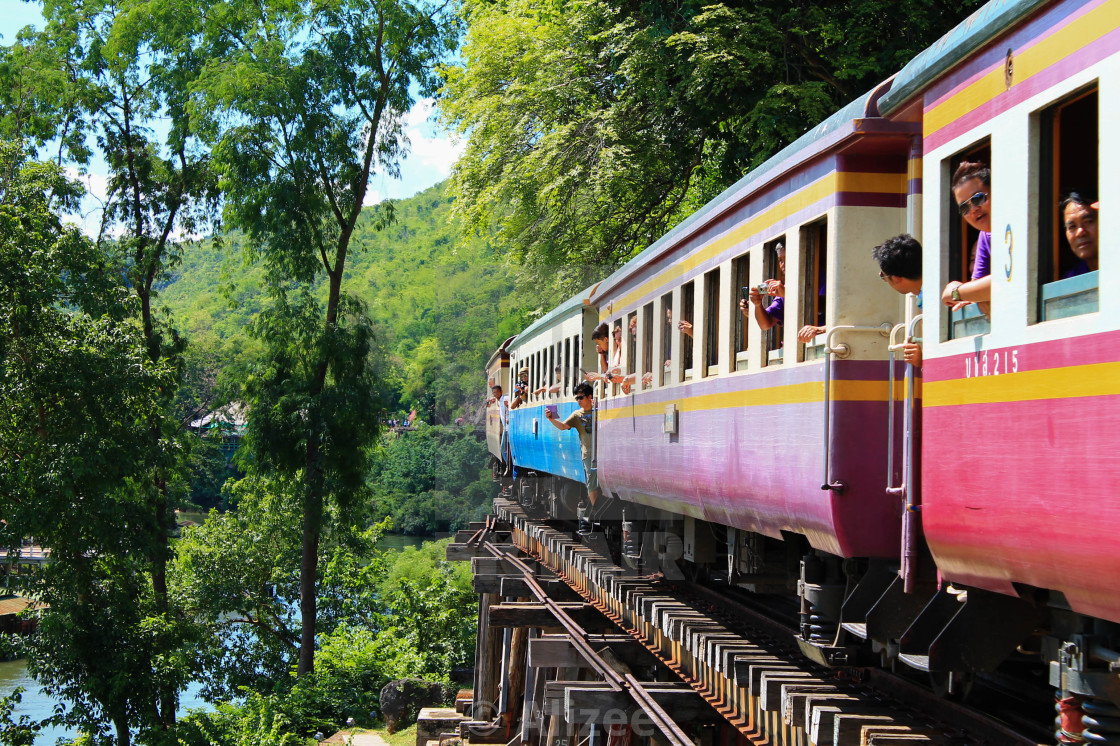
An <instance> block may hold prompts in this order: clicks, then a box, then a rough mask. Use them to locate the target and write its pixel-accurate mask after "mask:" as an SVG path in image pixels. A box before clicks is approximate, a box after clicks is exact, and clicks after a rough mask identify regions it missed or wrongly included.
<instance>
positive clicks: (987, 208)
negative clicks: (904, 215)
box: [941, 161, 992, 314]
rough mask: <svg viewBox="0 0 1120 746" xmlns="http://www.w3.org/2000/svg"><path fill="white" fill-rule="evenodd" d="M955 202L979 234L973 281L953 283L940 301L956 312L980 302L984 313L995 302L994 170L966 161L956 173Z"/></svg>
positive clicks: (943, 293) (947, 286)
mask: <svg viewBox="0 0 1120 746" xmlns="http://www.w3.org/2000/svg"><path fill="white" fill-rule="evenodd" d="M952 184H953V199H954V201H955V202H956V204H957V212H959V213H960V216H961V217H962V218H964V220H965V222H966V223H968V224H969V225H971V226H972V227H973V228H975V229H976V230H978V231H980V236H979V238H977V239H976V259H975V260H974V261H973V264H972V279H971V280H969V281H968V282H959V281H957V280H953V281H952V282H950V283H949V284H948V285H946V286H945V290H943V291H942V293H941V301H942V302H943V303H944V304H945V305H947V306H949V307H950V308H952V309H953V310H954V311H955V310H957V309H958V308H960V307H961V306H966V305H968V304H969V303H979V304H980V310H981V311H983V312H984V313H985V314H987V313H988V310H989V301H990V300H991V299H992V170H991V169H990V168H988V166H987V165H986V164H984V163H979V162H969V161H963V162H962V163H961V164H960V165H959V166H957V170H956V171H955V172H954V173H953V179H952Z"/></svg>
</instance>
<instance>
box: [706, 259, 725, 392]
mask: <svg viewBox="0 0 1120 746" xmlns="http://www.w3.org/2000/svg"><path fill="white" fill-rule="evenodd" d="M721 310H722V309H721V308H720V302H719V269H718V268H717V269H713V270H712V271H711V272H707V273H705V275H704V375H705V376H714V375H716V374H718V373H719V317H720V311H721Z"/></svg>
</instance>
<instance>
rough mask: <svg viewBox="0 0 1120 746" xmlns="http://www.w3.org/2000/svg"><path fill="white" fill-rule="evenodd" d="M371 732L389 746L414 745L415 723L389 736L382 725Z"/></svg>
mask: <svg viewBox="0 0 1120 746" xmlns="http://www.w3.org/2000/svg"><path fill="white" fill-rule="evenodd" d="M371 730H372V732H374V733H376V734H377V735H379V736H381V737H382V738H384V739H385V740H386V741H388V742H389V746H415V744H416V723H413V724H412V725H410V726H408V727H407V728H405V729H404V730H398V731H397V732H396V733H393V734H391V735H390V733H389V731H388V730H387V729H386V728H385V726H384V725H382V726H380V727H378V728H372V729H371Z"/></svg>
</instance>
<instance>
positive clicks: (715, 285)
mask: <svg viewBox="0 0 1120 746" xmlns="http://www.w3.org/2000/svg"><path fill="white" fill-rule="evenodd" d="M1118 51H1120V2H1115V1H1112V0H1104V1H1102V0H1059V1H1058V2H1053V1H1049V2H1046V1H1041V0H993V1H992V2H989V3H988V4H987V5H985V6H983V7H982V8H981V9H979V10H978V11H977V12H976V13H974V14H973V15H972V16H971V17H969V18H968V19H967V20H966V21H964V22H963V23H961V24H960V25H959V26H958V27H956V28H955V29H954V30H952V31H951V32H950V33H948V34H947V35H946V36H944V37H943V38H942V39H941V40H939V41H938V42H937V43H936V44H934V45H933V46H931V47H930V48H928V49H927V50H925V51H924V52H922V53H921V54H919V55H918V56H917V57H915V58H914V59H913V60H912V61H911V62H910V63H909V64H907V65H906V66H905V67H904V68H903V69H902V70H900V71H899V72H898V73H896V74H895V75H894V76H892V77H891V78H890V79H888V80H886V81H884V82H883V83H882V84H880V85H879V86H877V87H875V88H874V89H873V90H871V91H868V92H867V93H866V94H864V95H863V96H861V97H859V98H858V99H856V100H855V101H853V102H851V103H850V104H849V105H847V106H846V107H844V108H843V109H841V110H839V111H837V112H836V113H835V114H834V115H832V116H831V117H829V118H828V119H827V120H825V121H823V122H821V123H820V124H819V125H818V126H816V127H815V128H814V129H812V130H810V131H809V132H807V133H806V134H805V135H804V136H803V137H801V138H800V139H798V140H797V141H795V142H794V143H792V144H791V145H789V146H788V147H786V148H785V149H784V150H782V151H781V152H779V153H778V154H777V155H775V156H774V157H772V158H771V159H769V160H768V161H767V162H766V163H765V164H763V165H762V166H760V167H758V168H756V169H755V170H753V171H751V172H750V173H748V174H747V175H746V176H744V177H743V178H742V179H741V180H740V181H739V182H737V183H736V184H734V185H733V186H731V187H730V188H728V189H727V190H726V191H724V192H723V193H722V194H721V195H719V196H718V197H717V198H716V199H714V200H713V201H712V202H710V203H709V204H707V205H705V206H704V207H703V208H701V209H700V210H699V211H698V212H696V213H695V214H694V215H692V216H691V217H689V218H688V219H686V220H685V221H683V222H682V223H681V224H679V225H677V226H676V227H675V228H673V229H672V230H671V231H669V232H668V233H667V234H666V235H665V236H663V237H662V238H660V239H659V240H658V241H656V242H655V243H653V244H652V245H650V246H649V247H647V248H646V249H645V250H643V251H642V252H641V253H640V254H638V255H637V256H635V257H634V258H633V259H632V260H631V261H629V262H627V263H626V264H625V265H624V266H622V267H621V268H620V269H618V270H617V271H616V272H614V273H613V274H611V275H610V276H609V277H606V278H605V279H603V280H602V281H600V282H598V283H596V284H595V285H593V286H591V287H589V288H587V289H585V290H583V291H581V292H580V293H578V294H576V295H575V296H573V297H572V298H570V299H569V300H567V301H566V302H564V303H562V304H561V305H560V306H558V307H557V308H555V309H553V310H552V311H551V312H549V313H548V314H546V315H545V316H543V317H541V318H540V319H538V320H537V321H535V322H534V323H533V324H532V325H530V326H529V327H528V328H526V329H525V330H524V331H522V332H521V333H520V334H518V335H516V336H515V337H513V338H511V339H509V340H507V341H506V342H505V343H504V344H503V345H502V347H501V348H500V349H499V350H498V351H496V352H495V354H494V356H493V357H492V358H491V359H490V361H489V362H488V364H487V369H486V376H487V381H488V383H489V384H493V383H495V382H499V383H501V385H503V389H504V391H506V392H507V393H508V394H510V395H512V388H511V387H514V386H517V385H518V379H522V380H524V384H525V391H526V394H525V397H524V401H523V402H522V403H521V404H520V406H518V407H517V408H515V409H512V410H511V411H510V412H509V420H508V423H503V422H502V418H501V417H500V416H499V415H497V414H496V411H497V408H496V407H491V412H490V416H489V417H488V420H487V423H488V424H487V427H488V443H489V444H490V451H491V454H492V456H493V459H494V462H495V463H496V464H501V467H500V471H501V478H502V479H503V480H505V488H506V489H507V490H508V491H509V492H510V493H511V494H512V495H514V496H515V497H516V499H518V500H520V501H521V502H522V503H523V504H525V505H532V506H537V507H539V508H541V509H543V510H546V511H548V512H549V514H550V515H552V516H553V517H555V518H557V519H576V520H579V521H580V524H579V525H580V526H581V529H584V528H586V529H587V533H588V534H589V535H590V534H592V533H594V534H596V535H598V536H600V537H605V541H607V543H608V546H609V548H610V551H612V552H613V553H614V554H615V555H616V556H617V557H618V558H619V560H620V561H622V562H625V563H626V564H627V565H628V566H629V567H632V568H634V569H635V572H646V571H648V570H649V569H650V568H654V569H656V571H659V572H665V573H680V575H681V576H682V577H684V578H686V579H690V580H702V581H703V582H708V583H722V584H727V585H729V586H734V587H737V588H740V589H742V590H743V591H744V592H754V593H758V594H769V595H775V594H777V595H784V596H787V597H789V598H790V599H794V598H795V599H796V603H797V605H798V617H797V618H798V620H799V644H800V646H801V648H802V650H803V652H804V653H805V654H806V655H808V656H810V657H811V658H812V659H814V660H816V661H818V662H819V663H821V664H823V665H829V666H857V665H859V666H862V665H883V666H891V667H895V668H908V669H912V670H914V671H915V672H919V673H918V674H917V675H928V679H929V681H930V683H931V685H932V686H934V687H936V688H937V689H938V690H939V691H941V692H943V693H944V694H945V695H946V696H967V695H968V692H969V689H970V686H971V684H972V682H973V681H974V680H975V679H976V678H977V677H981V676H988V675H991V674H992V673H993V672H996V671H998V670H1000V669H1001V667H1006V666H1010V665H1014V666H1017V667H1026V668H1028V669H1030V670H1032V671H1033V672H1034V675H1036V676H1038V677H1042V678H1043V679H1045V681H1047V682H1048V685H1049V686H1052V687H1053V689H1054V691H1055V693H1056V701H1057V704H1056V707H1057V709H1058V720H1057V724H1058V728H1057V731H1056V734H1057V736H1056V737H1057V740H1058V741H1059V742H1071V741H1079V740H1080V741H1090V742H1096V743H1120V727H1118V726H1117V722H1120V721H1116V720H1114V718H1116V717H1120V674H1118V672H1120V653H1118V652H1117V651H1120V307H1117V308H1114V306H1120V293H1111V294H1110V293H1102V292H1100V287H1101V286H1102V285H1103V284H1104V281H1105V280H1108V281H1110V282H1112V283H1113V287H1116V288H1118V289H1120V253H1118V252H1115V251H1112V252H1109V251H1108V250H1107V245H1108V241H1109V240H1111V236H1112V235H1120V222H1118V223H1117V227H1116V228H1109V227H1108V226H1109V225H1112V224H1113V223H1114V222H1117V221H1114V220H1113V219H1112V217H1111V211H1110V210H1109V206H1110V205H1118V204H1120V179H1113V178H1111V177H1110V176H1109V174H1110V173H1114V172H1110V171H1109V170H1107V169H1104V168H1102V164H1107V163H1110V162H1111V163H1120V153H1117V149H1118V148H1120V144H1118V141H1114V140H1111V139H1110V138H1102V137H1101V136H1100V135H1101V133H1102V132H1103V131H1104V130H1106V129H1107V127H1108V126H1109V125H1108V123H1109V122H1117V121H1120V117H1115V118H1114V117H1113V116H1112V113H1114V112H1117V109H1118V108H1120V96H1117V95H1109V94H1108V91H1110V90H1113V91H1114V92H1115V91H1116V90H1120V54H1117V53H1118ZM1114 85H1116V86H1117V89H1113V88H1112V86H1114ZM962 161H971V162H984V163H987V164H989V166H990V174H991V175H990V187H989V188H988V192H987V193H985V194H983V198H984V199H989V200H990V217H991V225H992V228H991V232H990V233H991V238H990V242H991V249H990V251H991V255H990V261H991V274H990V277H991V280H990V282H991V285H990V306H982V305H980V304H975V303H974V304H970V305H965V306H964V307H963V308H951V307H950V305H948V304H946V303H943V302H942V288H943V287H946V286H947V285H948V284H949V283H951V282H953V281H960V280H967V279H968V278H969V276H970V269H971V268H972V265H973V262H974V257H973V256H972V252H973V251H974V250H975V247H976V244H977V231H976V229H975V228H973V227H971V226H970V225H969V223H968V222H967V221H966V220H965V219H964V217H962V212H963V211H964V210H965V208H966V205H964V204H960V205H959V204H958V201H957V199H955V198H954V196H953V193H952V186H953V183H952V181H951V180H952V176H953V172H954V170H955V169H956V168H957V165H958V164H959V163H960V162H962ZM1071 191H1080V192H1082V193H1089V194H1093V195H1094V210H1095V211H1096V210H1099V231H1100V234H1101V235H1103V236H1104V239H1103V241H1102V250H1101V251H1099V264H1098V268H1096V269H1094V270H1093V271H1089V272H1082V273H1077V274H1071V273H1070V272H1069V271H1068V270H1069V267H1070V265H1071V263H1072V262H1073V261H1074V257H1073V255H1072V254H1071V252H1070V247H1069V246H1068V245H1067V244H1066V242H1065V238H1064V233H1063V222H1062V214H1061V213H1060V212H1059V204H1060V203H1061V200H1062V198H1063V196H1064V195H1065V194H1066V193H1067V192H1071ZM1114 193H1115V194H1117V196H1116V197H1113V196H1112V195H1113V194H1114ZM904 233H908V234H911V235H912V236H914V237H916V238H918V239H919V241H920V243H921V245H922V247H923V252H922V263H921V267H922V278H921V282H922V290H921V293H920V294H918V295H914V294H907V295H901V294H900V293H898V292H895V290H894V289H892V288H891V287H890V286H889V284H888V283H884V282H881V281H880V279H879V278H877V277H876V273H877V272H878V270H879V267H878V265H877V264H876V262H875V261H873V260H872V256H871V251H872V247H874V246H876V245H878V244H880V243H882V242H883V241H884V240H885V239H887V238H889V237H891V236H895V235H898V234H904ZM779 249H781V250H782V251H781V252H779ZM779 261H781V264H779ZM1110 267H1111V269H1110ZM783 270H784V277H783ZM771 278H779V279H783V280H784V298H785V301H784V304H785V318H784V320H783V323H782V324H781V325H777V326H775V327H773V328H771V329H768V330H767V329H763V328H762V327H761V326H760V325H759V324H757V323H755V322H754V320H753V318H752V317H751V316H750V315H749V314H744V313H743V312H742V311H741V310H740V303H739V301H740V299H741V298H742V297H745V294H746V292H747V290H748V289H749V288H751V287H757V286H759V285H760V284H763V283H764V282H765V281H766V280H768V279H771ZM1110 309H1111V310H1110ZM681 322H687V323H686V324H682V323H681ZM602 324H606V325H607V327H608V328H609V329H610V330H611V331H612V333H611V334H610V335H609V338H608V339H609V341H608V343H607V352H606V356H607V359H608V360H609V361H610V362H609V363H608V367H609V368H611V371H612V374H613V375H612V376H610V377H607V378H606V379H604V378H603V377H601V376H598V377H599V380H597V381H595V384H594V385H595V409H594V428H593V438H592V445H593V454H592V461H591V468H592V469H594V470H595V472H596V476H597V480H598V484H599V487H600V489H601V490H602V495H603V496H602V498H600V501H599V502H598V503H597V504H596V505H594V506H591V505H590V504H589V502H588V500H587V494H586V490H585V488H584V482H585V478H586V476H587V475H586V473H585V466H584V462H583V461H582V460H581V454H580V445H579V441H578V438H577V437H576V436H575V435H574V434H572V433H570V432H563V431H560V430H559V429H557V428H554V427H551V426H550V424H549V423H548V422H546V420H547V419H548V418H549V416H552V415H557V416H559V417H561V418H564V417H566V416H567V415H568V414H570V412H572V411H574V410H575V408H576V404H575V402H574V401H573V396H572V394H573V391H574V389H575V387H576V386H577V385H578V384H579V383H580V382H581V381H582V380H584V379H585V378H586V377H588V376H587V374H588V373H592V374H595V375H592V376H591V377H593V378H594V377H597V374H599V373H601V372H602V367H603V366H602V365H601V362H600V356H599V354H598V351H597V350H596V348H595V346H594V345H593V344H592V343H591V338H592V335H593V334H594V332H595V329H596V328H597V327H600V325H602ZM805 326H816V329H815V330H814V331H815V332H819V333H813V334H811V336H806V335H804V334H803V335H801V336H800V337H799V331H801V330H803V329H804V327H805ZM615 330H618V332H619V333H618V334H615V333H614V331H615ZM907 340H914V341H918V342H920V344H921V350H922V357H923V362H922V366H921V368H920V369H916V368H914V366H911V365H909V364H907V363H904V362H902V361H901V357H900V352H899V351H900V349H901V347H902V344H903V343H904V342H905V341H907ZM546 408H553V409H552V411H551V412H546V411H545V410H546ZM503 432H504V433H505V434H506V436H507V438H506V441H505V442H508V445H503V442H504V441H503V440H502V437H501V435H502V433H503Z"/></svg>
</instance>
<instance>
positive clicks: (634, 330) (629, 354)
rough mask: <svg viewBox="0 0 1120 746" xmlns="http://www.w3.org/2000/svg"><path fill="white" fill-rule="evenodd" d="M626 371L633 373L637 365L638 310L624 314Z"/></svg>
mask: <svg viewBox="0 0 1120 746" xmlns="http://www.w3.org/2000/svg"><path fill="white" fill-rule="evenodd" d="M625 335H626V372H627V373H633V372H634V371H635V370H637V365H638V312H637V311H632V312H630V314H628V315H627V316H626V330H625Z"/></svg>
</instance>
